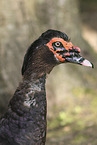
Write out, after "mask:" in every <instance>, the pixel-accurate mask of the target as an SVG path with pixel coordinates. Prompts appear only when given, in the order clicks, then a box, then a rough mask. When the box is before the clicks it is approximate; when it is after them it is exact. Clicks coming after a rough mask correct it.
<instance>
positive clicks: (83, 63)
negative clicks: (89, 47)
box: [81, 59, 93, 67]
mask: <svg viewBox="0 0 97 145" xmlns="http://www.w3.org/2000/svg"><path fill="white" fill-rule="evenodd" d="M81 64H82V65H84V66H89V67H93V64H92V63H91V62H90V61H88V60H87V59H85V60H84V61H83V62H82V63H81Z"/></svg>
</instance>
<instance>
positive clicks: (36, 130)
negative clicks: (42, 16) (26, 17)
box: [0, 29, 93, 145]
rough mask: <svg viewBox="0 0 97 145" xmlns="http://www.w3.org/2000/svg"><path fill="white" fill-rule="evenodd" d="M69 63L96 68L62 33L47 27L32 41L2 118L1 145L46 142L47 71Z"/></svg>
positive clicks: (31, 144)
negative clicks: (17, 82)
mask: <svg viewBox="0 0 97 145" xmlns="http://www.w3.org/2000/svg"><path fill="white" fill-rule="evenodd" d="M67 62H70V63H76V64H80V65H85V66H90V67H93V64H92V63H91V62H89V61H88V60H86V59H84V58H83V57H81V56H80V48H79V47H75V46H73V44H72V43H71V42H70V41H69V38H68V36H67V35H66V34H65V33H63V32H60V31H57V30H51V29H50V30H47V31H46V32H44V33H43V34H42V35H41V36H40V37H39V38H38V39H37V40H36V41H34V42H33V43H32V44H31V46H30V47H29V48H28V50H27V52H26V55H25V57H24V62H23V67H22V76H23V79H22V82H21V83H20V84H19V87H18V88H17V89H16V91H15V93H14V95H13V97H12V99H11V101H10V103H9V106H8V110H7V112H6V113H5V114H4V116H2V118H1V119H0V145H45V142H46V126H47V121H46V113H47V102H46V92H45V79H46V74H48V73H50V71H51V70H52V68H53V67H54V66H56V65H58V64H61V63H67Z"/></svg>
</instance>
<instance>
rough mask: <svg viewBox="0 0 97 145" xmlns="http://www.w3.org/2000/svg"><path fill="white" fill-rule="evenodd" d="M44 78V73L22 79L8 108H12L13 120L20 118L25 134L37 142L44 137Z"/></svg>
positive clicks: (45, 105)
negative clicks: (40, 75)
mask: <svg viewBox="0 0 97 145" xmlns="http://www.w3.org/2000/svg"><path fill="white" fill-rule="evenodd" d="M45 79H46V75H43V76H42V77H41V78H38V79H33V78H31V79H30V80H27V79H24V80H23V82H22V83H21V84H20V86H19V87H18V88H17V90H16V92H15V94H14V96H13V98H12V100H11V102H10V105H9V110H12V112H13V116H14V117H15V116H16V117H15V120H16V118H17V120H21V125H20V128H21V129H22V128H23V129H25V130H27V131H28V134H27V131H26V132H25V133H26V135H28V136H29V135H31V138H32V140H35V142H36V141H37V142H39V143H41V142H45V138H46V112H47V103H46V93H45ZM11 116H12V115H11ZM17 116H18V117H17ZM19 118H20V119H19ZM23 124H25V125H23ZM27 128H29V130H28V129H27ZM23 136H24V135H23ZM29 138H30V136H29Z"/></svg>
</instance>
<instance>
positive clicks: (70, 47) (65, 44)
mask: <svg viewBox="0 0 97 145" xmlns="http://www.w3.org/2000/svg"><path fill="white" fill-rule="evenodd" d="M54 42H61V43H62V45H63V47H64V48H65V50H67V51H68V52H66V53H64V55H66V56H70V53H69V51H70V50H73V49H74V50H77V52H79V53H80V48H79V47H74V46H73V44H72V43H71V42H67V41H65V40H64V39H62V38H58V37H54V38H52V39H51V40H50V41H49V42H48V43H47V44H46V46H48V48H49V49H50V51H52V52H53V53H54V54H55V56H56V57H57V58H58V60H59V61H61V62H64V61H65V58H62V56H63V55H61V54H59V53H57V51H58V52H59V51H61V52H62V49H61V48H60V47H59V48H58V49H57V50H56V51H55V50H54V48H53V46H52V44H53V43H54Z"/></svg>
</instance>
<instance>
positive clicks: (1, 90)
mask: <svg viewBox="0 0 97 145" xmlns="http://www.w3.org/2000/svg"><path fill="white" fill-rule="evenodd" d="M50 28H52V29H58V30H60V31H63V32H65V33H66V34H67V35H68V36H69V37H70V38H71V41H72V43H73V44H74V45H75V46H78V47H80V49H81V54H82V55H83V56H84V57H85V58H87V59H88V60H90V61H91V62H93V64H94V66H95V68H94V69H91V68H87V67H84V66H78V65H74V64H62V65H59V66H57V67H55V68H54V69H53V71H52V72H51V74H50V75H48V76H47V83H46V86H47V100H48V106H47V107H48V114H47V117H48V127H47V131H48V133H47V142H46V145H97V0H92V1H91V0H29V1H28V0H16V1H13V0H7V1H6V0H0V116H1V115H2V114H3V113H4V112H5V111H6V109H7V106H8V102H9V100H10V98H11V97H12V95H13V93H14V91H15V89H16V87H17V86H18V83H19V82H20V81H21V66H22V62H23V57H24V54H25V52H26V50H27V48H28V46H29V45H30V44H31V43H32V42H33V41H34V40H35V39H37V37H39V36H40V35H41V33H42V32H44V31H46V30H47V29H50Z"/></svg>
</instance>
